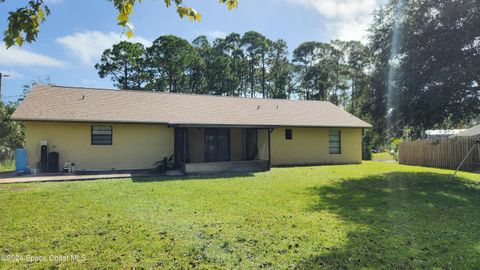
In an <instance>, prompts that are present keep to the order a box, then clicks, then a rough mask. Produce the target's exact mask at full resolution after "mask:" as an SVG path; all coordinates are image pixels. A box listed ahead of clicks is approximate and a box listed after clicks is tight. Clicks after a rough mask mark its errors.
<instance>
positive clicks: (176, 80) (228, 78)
mask: <svg viewBox="0 0 480 270" xmlns="http://www.w3.org/2000/svg"><path fill="white" fill-rule="evenodd" d="M369 61H370V57H369V50H368V48H367V47H366V46H365V45H362V44H361V43H360V42H357V41H349V42H346V41H340V40H335V41H332V42H330V43H322V42H315V41H311V42H304V43H302V44H300V45H299V46H298V47H297V48H296V49H294V50H293V53H292V55H291V57H290V53H289V50H288V46H287V43H286V42H285V41H284V40H283V39H278V40H271V39H269V38H268V37H266V36H264V35H262V34H261V33H258V32H255V31H249V32H246V33H244V34H243V35H240V34H238V33H231V34H229V35H227V36H226V37H225V38H217V39H215V40H214V41H213V42H212V43H210V42H209V40H208V39H207V37H206V36H199V37H197V38H195V39H194V40H193V41H192V42H191V43H190V42H188V41H187V40H185V39H182V38H181V37H178V36H173V35H166V36H161V37H159V38H158V39H156V40H155V41H154V42H153V44H152V45H151V46H150V47H147V48H145V47H144V46H143V45H142V44H140V43H130V42H127V41H122V42H120V43H119V44H116V45H113V47H112V48H110V49H107V50H105V52H104V53H103V55H102V57H101V60H100V62H99V63H98V64H96V65H95V67H96V68H97V70H98V74H99V75H100V77H102V78H105V77H110V78H111V79H112V81H113V82H114V85H115V86H116V87H119V88H123V89H136V90H147V91H162V92H172V93H195V94H209V95H228V96H240V97H262V98H296V99H298V98H300V99H309V100H329V101H331V102H333V103H335V104H337V105H341V106H342V107H345V108H346V107H348V108H351V109H352V110H354V108H355V107H356V105H357V104H358V103H359V102H358V99H359V98H360V97H361V95H362V92H363V91H364V90H365V87H366V85H367V81H366V79H367V78H368V76H367V69H366V67H367V66H368V65H369Z"/></svg>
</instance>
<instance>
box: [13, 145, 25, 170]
mask: <svg viewBox="0 0 480 270" xmlns="http://www.w3.org/2000/svg"><path fill="white" fill-rule="evenodd" d="M15 171H17V172H27V150H25V149H23V148H20V149H17V150H15Z"/></svg>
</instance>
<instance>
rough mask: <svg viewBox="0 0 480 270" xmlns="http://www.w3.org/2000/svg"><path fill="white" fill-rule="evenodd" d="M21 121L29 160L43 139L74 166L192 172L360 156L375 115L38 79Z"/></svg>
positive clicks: (324, 105) (317, 105) (327, 106)
mask: <svg viewBox="0 0 480 270" xmlns="http://www.w3.org/2000/svg"><path fill="white" fill-rule="evenodd" d="M13 119H14V120H17V121H23V122H24V124H25V149H26V152H27V159H28V164H29V166H30V168H38V167H39V166H40V160H41V145H44V147H47V146H48V151H49V152H52V151H55V152H58V153H59V164H60V166H63V164H64V163H65V162H67V163H75V166H76V169H77V170H84V171H102V170H135V169H148V168H152V166H153V164H154V163H155V162H156V161H159V160H161V159H162V158H163V157H164V156H171V155H173V156H174V160H175V165H176V166H177V168H180V169H182V170H183V171H184V172H186V173H205V172H213V171H242V170H264V169H269V168H270V166H289V165H314V164H349V163H350V164H351V163H361V161H362V131H363V129H364V128H370V127H371V125H370V124H368V123H366V122H364V121H362V120H360V119H359V118H357V117H355V116H353V115H351V114H349V113H347V112H346V111H344V110H342V109H340V108H339V107H337V106H335V105H333V104H331V103H329V102H325V101H303V100H281V99H256V98H240V97H224V96H206V95H193V94H173V93H159V92H146V91H131V90H107V89H91V88H90V89H89V88H81V87H60V86H37V87H34V88H33V89H32V91H31V92H30V93H28V94H27V96H26V97H25V99H24V100H23V101H22V102H21V103H20V105H19V106H18V108H17V110H16V111H15V113H14V114H13Z"/></svg>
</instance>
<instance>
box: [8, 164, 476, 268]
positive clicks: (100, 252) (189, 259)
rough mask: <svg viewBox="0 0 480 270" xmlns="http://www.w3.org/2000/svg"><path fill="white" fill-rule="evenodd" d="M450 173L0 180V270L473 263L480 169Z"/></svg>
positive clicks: (321, 171)
mask: <svg viewBox="0 0 480 270" xmlns="http://www.w3.org/2000/svg"><path fill="white" fill-rule="evenodd" d="M449 173H450V171H445V170H438V169H431V168H422V167H409V166H402V165H398V164H395V163H379V162H365V163H364V164H362V165H343V166H318V167H301V168H274V169H272V170H271V171H270V172H265V173H256V174H253V175H242V176H237V177H229V178H217V179H214V178H204V179H200V178H197V179H195V178H190V179H188V180H170V181H161V180H160V179H157V181H145V180H144V179H143V180H142V179H129V180H112V181H85V182H60V183H32V184H9V185H0V202H1V203H0V228H1V230H0V256H1V257H0V258H4V259H3V262H2V261H1V260H0V268H30V269H35V268H57V267H59V268H90V269H91V268H124V269H126V268H128V269H130V268H137V269H139V268H146V269H149V268H176V269H178V268H200V269H205V268H227V269H231V268H241V269H252V268H272V269H279V268H280V269H287V268H293V269H312V268H313V269H319V268H322V269H339V268H341V269H357V268H384V269H411V268H427V269H431V268H437V269H474V268H476V269H478V267H479V266H480V175H478V174H477V175H476V174H469V173H463V172H461V173H459V174H458V175H459V177H460V178H458V180H455V181H449ZM7 255H20V256H19V257H22V256H23V258H26V256H27V255H31V256H47V257H46V258H45V261H41V262H26V261H23V262H21V261H20V262H8V261H6V260H5V258H7V259H8V257H6V256H7ZM49 255H55V256H58V255H66V256H70V255H79V256H84V257H83V258H84V259H85V260H76V261H71V260H68V261H67V262H58V261H50V259H54V260H55V259H57V260H58V258H53V257H51V258H49V257H48V256H49ZM37 258H38V257H37Z"/></svg>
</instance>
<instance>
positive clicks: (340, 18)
mask: <svg viewBox="0 0 480 270" xmlns="http://www.w3.org/2000/svg"><path fill="white" fill-rule="evenodd" d="M45 1H46V2H47V4H48V6H49V8H50V10H51V14H50V16H49V17H47V21H46V22H45V23H43V24H42V25H41V28H40V33H39V36H38V38H37V41H36V42H34V43H32V44H25V45H23V46H22V47H11V48H9V49H6V48H5V46H4V44H3V43H0V72H2V73H4V74H8V75H10V77H8V78H4V79H3V80H2V96H3V97H2V100H3V101H7V102H8V101H15V100H17V99H18V97H19V95H20V94H21V92H22V86H23V85H25V84H30V83H31V82H32V81H33V80H36V81H45V80H46V78H49V79H50V81H51V82H52V83H54V84H56V85H67V86H82V87H99V88H113V83H112V81H110V79H109V78H105V79H101V78H100V77H99V76H98V74H97V71H96V69H95V68H94V65H95V63H97V62H98V61H99V60H100V56H101V54H102V52H103V51H104V50H105V49H107V48H110V47H111V46H112V45H113V44H115V43H118V42H119V41H120V40H125V39H126V37H125V36H124V35H122V31H123V29H122V27H120V26H118V25H117V24H116V10H115V9H114V8H113V5H112V3H111V2H110V1H107V0H103V1H102V0H82V1H75V0H45ZM381 1H382V0H239V6H238V8H237V9H234V10H231V11H228V10H227V7H226V6H225V5H221V4H219V3H218V1H217V0H202V1H198V0H197V1H195V0H186V1H185V3H186V4H187V5H191V6H192V7H194V8H195V9H196V10H197V11H199V12H200V13H201V14H202V20H201V21H200V22H190V21H189V20H188V19H180V18H179V17H178V15H177V13H176V12H175V9H174V8H169V9H167V8H166V7H165V5H164V3H163V0H143V1H142V3H141V4H137V5H136V6H135V8H134V12H135V13H134V14H133V15H132V16H131V22H132V24H133V25H134V27H135V30H134V32H135V37H134V38H133V39H130V41H133V42H141V43H143V44H145V45H147V46H148V45H150V44H151V43H152V41H154V40H155V39H156V38H158V37H159V36H161V35H167V34H174V35H177V36H180V37H182V38H185V39H187V40H188V41H192V40H193V39H194V38H195V37H197V36H199V35H206V36H207V37H209V39H210V40H213V39H215V38H217V37H223V36H225V35H226V34H228V33H231V32H237V33H241V34H243V33H244V32H246V31H250V30H255V31H258V32H260V33H262V34H264V35H265V36H267V37H268V38H270V39H272V40H275V39H279V38H282V39H284V40H286V41H287V43H288V46H289V50H290V52H291V51H293V50H294V49H295V48H296V47H297V46H298V45H299V44H300V43H302V42H305V41H321V42H328V41H330V40H332V39H336V38H339V39H343V40H360V41H364V40H365V34H366V32H365V30H366V29H367V27H368V24H369V23H370V20H371V13H372V12H373V10H374V9H375V8H377V7H378V6H379V5H380V4H381ZM26 2H27V1H26V0H15V1H12V0H10V1H8V0H7V1H5V2H4V3H0V30H2V31H1V32H2V33H3V30H4V29H6V26H7V16H8V11H11V10H14V9H16V8H18V7H20V6H22V5H25V4H26Z"/></svg>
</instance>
